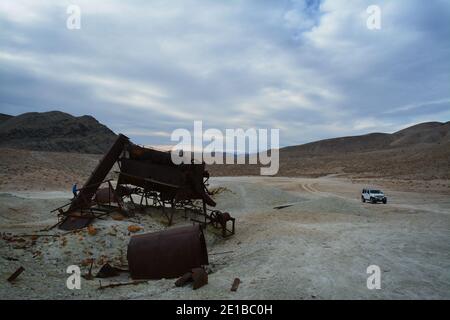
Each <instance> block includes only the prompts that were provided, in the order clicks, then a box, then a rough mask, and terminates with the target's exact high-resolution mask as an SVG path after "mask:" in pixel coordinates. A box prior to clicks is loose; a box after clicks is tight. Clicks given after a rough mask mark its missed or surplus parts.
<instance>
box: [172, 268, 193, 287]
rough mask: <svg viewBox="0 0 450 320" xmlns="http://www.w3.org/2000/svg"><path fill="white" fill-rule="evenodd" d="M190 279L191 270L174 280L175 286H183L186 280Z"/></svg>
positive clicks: (189, 280)
mask: <svg viewBox="0 0 450 320" xmlns="http://www.w3.org/2000/svg"><path fill="white" fill-rule="evenodd" d="M191 281H192V272H186V273H185V274H183V276H182V277H181V278H179V279H178V280H177V281H175V286H176V287H183V286H184V285H186V284H187V283H188V282H191Z"/></svg>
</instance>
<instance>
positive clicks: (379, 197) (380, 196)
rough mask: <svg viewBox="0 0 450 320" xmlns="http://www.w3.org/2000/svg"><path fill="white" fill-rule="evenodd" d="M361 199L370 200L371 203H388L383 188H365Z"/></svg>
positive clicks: (363, 200)
mask: <svg viewBox="0 0 450 320" xmlns="http://www.w3.org/2000/svg"><path fill="white" fill-rule="evenodd" d="M361 201H362V202H366V201H370V202H371V203H377V202H383V203H384V204H386V202H387V198H386V196H385V195H384V193H383V191H381V190H376V189H363V191H362V193H361Z"/></svg>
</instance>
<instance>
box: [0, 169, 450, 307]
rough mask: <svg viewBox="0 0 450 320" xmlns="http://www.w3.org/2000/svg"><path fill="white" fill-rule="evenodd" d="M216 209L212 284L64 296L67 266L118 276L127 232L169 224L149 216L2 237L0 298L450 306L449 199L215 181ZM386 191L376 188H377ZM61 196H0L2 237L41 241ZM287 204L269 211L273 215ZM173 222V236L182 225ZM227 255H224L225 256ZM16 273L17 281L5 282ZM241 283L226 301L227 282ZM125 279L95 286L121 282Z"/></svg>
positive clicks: (281, 182)
mask: <svg viewBox="0 0 450 320" xmlns="http://www.w3.org/2000/svg"><path fill="white" fill-rule="evenodd" d="M219 186H220V187H225V188H226V190H225V191H223V192H221V193H220V194H218V195H217V196H216V200H217V202H218V208H219V209H222V210H226V211H229V212H230V213H231V214H232V215H233V216H234V217H236V235H235V236H233V237H231V238H229V239H226V240H224V239H222V238H220V237H218V236H216V235H215V234H214V233H212V232H210V231H207V233H206V238H207V245H208V251H209V253H210V266H209V267H208V271H209V272H210V274H209V283H208V285H206V286H205V287H203V288H201V289H199V290H196V291H193V290H192V288H191V287H189V286H187V287H184V288H176V287H175V286H174V279H162V280H159V281H149V282H146V283H142V284H138V285H134V286H124V287H118V288H111V289H103V290H99V289H98V288H99V281H98V279H96V280H94V281H87V280H84V279H83V280H82V286H81V290H73V291H72V290H69V289H67V287H66V279H67V276H68V274H66V273H65V271H66V268H67V267H68V266H69V265H72V264H76V265H79V266H80V267H81V269H82V273H85V272H87V270H88V269H89V265H88V263H87V261H88V260H87V259H90V258H94V259H95V264H94V268H93V272H94V274H95V273H96V272H97V271H98V269H99V268H100V266H101V265H102V264H103V263H105V262H110V263H111V264H112V265H114V266H122V267H126V263H127V261H126V248H127V244H128V241H129V239H130V236H131V234H130V232H129V231H128V230H127V228H128V226H130V225H139V226H141V227H142V228H143V230H142V231H140V232H141V233H142V232H152V231H157V230H163V229H165V228H167V227H166V225H165V224H164V219H163V218H162V216H161V213H160V212H158V211H157V210H156V209H151V210H148V211H147V212H146V213H145V214H138V215H136V217H134V218H131V219H125V220H122V221H117V220H113V219H112V218H106V219H105V220H97V221H96V222H95V223H94V227H95V228H96V230H97V234H96V235H90V234H88V232H87V230H83V231H80V232H77V233H70V234H64V232H63V231H59V230H56V229H54V230H51V231H48V232H40V233H42V234H44V233H45V234H52V235H57V236H52V237H39V238H37V239H35V238H33V237H26V236H22V237H19V239H23V240H20V241H15V242H10V241H6V240H5V239H3V240H0V243H1V244H0V298H1V299H42V298H43V299H440V298H441V299H442V298H443V299H449V298H450V273H449V270H450V232H449V231H450V197H449V196H448V195H443V194H435V193H432V192H430V193H423V192H420V193H419V192H414V191H411V192H405V191H397V190H395V185H394V186H392V185H389V186H387V187H385V188H383V190H384V191H385V192H386V193H387V195H388V197H389V201H388V204H386V205H383V204H377V205H372V204H363V203H361V202H360V200H359V192H360V190H361V189H362V188H363V186H364V185H362V184H359V183H355V182H352V181H350V180H346V179H340V178H337V177H326V178H316V179H312V178H311V179H307V178H281V177H280V178H265V177H232V178H231V177H222V178H215V179H212V182H211V188H215V187H219ZM375 187H380V188H381V187H383V186H375ZM69 197H70V194H67V193H62V192H31V191H27V192H13V191H11V192H7V193H1V194H0V232H1V233H2V234H3V236H5V235H8V234H15V235H24V234H33V233H37V230H41V229H43V228H45V227H47V226H50V225H52V224H54V223H55V222H56V220H55V216H54V215H53V214H51V213H50V212H49V211H50V209H53V208H55V207H58V206H59V205H62V204H64V203H66V202H67V199H68V198H69ZM284 204H289V205H291V206H289V207H286V208H283V209H280V210H276V209H274V207H275V206H279V205H284ZM188 223H189V222H187V221H185V220H184V219H183V218H182V217H181V214H180V215H178V217H177V218H176V221H175V227H178V226H181V225H183V224H188ZM224 252H226V253H224ZM369 265H378V266H379V267H380V269H381V289H380V290H369V289H367V286H366V281H367V277H368V276H369V275H368V274H367V273H366V269H367V267H368V266H369ZM19 266H23V267H24V268H25V271H24V272H23V273H22V274H21V275H20V276H19V277H18V279H17V280H16V281H15V282H14V283H12V284H11V283H8V282H7V281H6V278H7V277H8V276H9V275H10V274H11V273H12V272H14V271H15V270H16V269H17V268H18V267H19ZM236 277H239V278H240V279H241V280H242V283H241V285H240V286H239V289H238V291H237V292H230V287H231V284H232V282H233V279H234V278H236ZM129 280H130V279H129V278H128V274H126V273H125V274H122V275H121V276H119V277H116V278H112V279H105V280H102V284H103V285H104V284H108V283H115V282H119V281H129Z"/></svg>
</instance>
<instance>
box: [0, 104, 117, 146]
mask: <svg viewBox="0 0 450 320" xmlns="http://www.w3.org/2000/svg"><path fill="white" fill-rule="evenodd" d="M115 138H116V135H115V133H114V132H113V131H111V130H110V129H109V128H108V127H106V126H105V125H103V124H101V123H99V122H98V121H97V120H96V119H94V118H93V117H91V116H82V117H74V116H72V115H70V114H67V113H63V112H59V111H51V112H44V113H38V112H30V113H24V114H21V115H18V116H15V117H12V116H8V115H3V114H2V115H1V116H0V147H4V148H5V147H6V148H14V149H25V150H34V151H56V152H75V153H91V154H92V153H94V154H95V153H104V152H106V151H107V150H108V149H109V147H110V146H111V144H112V143H113V142H114V140H115Z"/></svg>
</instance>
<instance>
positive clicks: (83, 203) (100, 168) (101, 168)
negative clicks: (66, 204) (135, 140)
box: [68, 134, 130, 212]
mask: <svg viewBox="0 0 450 320" xmlns="http://www.w3.org/2000/svg"><path fill="white" fill-rule="evenodd" d="M129 141H130V140H129V138H128V137H126V136H124V135H123V134H119V136H118V137H117V140H116V141H115V142H114V144H113V145H112V147H111V149H110V150H109V151H108V152H107V153H106V154H105V155H104V157H103V159H102V160H101V161H100V162H99V164H98V165H97V167H96V168H95V170H94V171H93V172H92V174H91V176H90V177H89V179H88V180H87V182H86V183H85V184H84V186H83V188H82V189H81V190H80V192H79V194H78V195H77V197H76V198H75V199H74V201H72V204H71V205H70V208H69V210H68V212H71V211H74V210H76V209H79V208H86V207H89V206H90V205H91V200H92V197H93V196H94V194H95V192H96V191H97V189H98V188H99V187H100V184H101V183H102V182H103V180H105V178H106V176H107V175H108V173H109V171H110V170H111V168H112V167H113V166H114V163H116V161H117V159H118V158H119V156H120V155H121V153H122V152H123V150H124V148H125V146H126V145H127V144H128V143H129Z"/></svg>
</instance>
